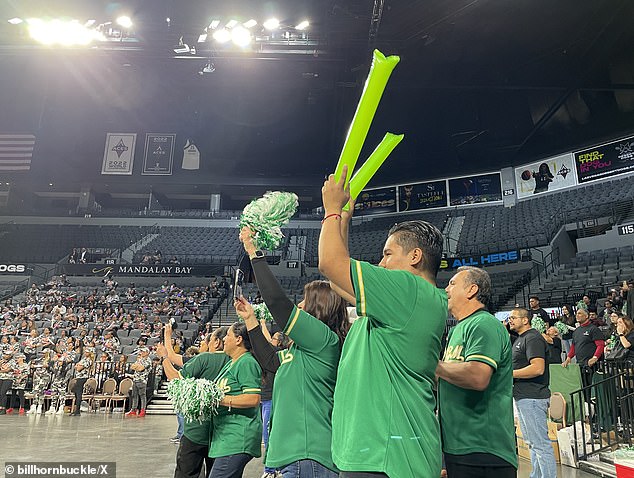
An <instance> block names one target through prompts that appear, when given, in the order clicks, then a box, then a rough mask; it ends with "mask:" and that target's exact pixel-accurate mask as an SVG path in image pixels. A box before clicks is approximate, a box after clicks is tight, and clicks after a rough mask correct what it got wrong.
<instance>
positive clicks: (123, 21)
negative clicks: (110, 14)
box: [117, 15, 133, 28]
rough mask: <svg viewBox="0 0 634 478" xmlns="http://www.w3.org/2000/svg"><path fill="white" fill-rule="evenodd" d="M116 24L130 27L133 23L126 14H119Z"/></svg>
mask: <svg viewBox="0 0 634 478" xmlns="http://www.w3.org/2000/svg"><path fill="white" fill-rule="evenodd" d="M117 25H119V26H121V27H123V28H131V27H132V25H133V23H132V19H131V18H130V17H128V16H127V15H123V16H120V17H119V18H117Z"/></svg>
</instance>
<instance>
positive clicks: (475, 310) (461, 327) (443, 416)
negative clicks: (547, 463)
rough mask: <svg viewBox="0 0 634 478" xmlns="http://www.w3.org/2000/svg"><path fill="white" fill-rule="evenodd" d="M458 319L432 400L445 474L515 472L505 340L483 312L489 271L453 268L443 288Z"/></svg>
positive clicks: (501, 475)
mask: <svg viewBox="0 0 634 478" xmlns="http://www.w3.org/2000/svg"><path fill="white" fill-rule="evenodd" d="M446 291H447V299H448V303H449V312H450V313H451V315H453V317H454V318H455V319H457V320H458V325H456V326H455V327H454V328H453V329H451V331H450V332H449V337H448V339H447V349H446V350H445V355H444V358H443V361H442V362H440V363H439V364H438V368H437V369H436V374H437V376H438V379H439V380H438V404H439V415H440V426H441V430H442V441H443V452H444V453H445V462H446V465H447V475H448V476H450V477H451V478H460V477H470V478H478V477H482V478H488V477H491V476H495V477H496V478H511V477H513V478H514V477H515V476H516V470H517V455H516V454H515V429H514V427H513V362H512V351H511V341H510V338H509V335H508V332H507V331H506V329H505V327H504V326H503V325H502V323H501V322H500V321H499V320H497V319H496V318H495V317H494V316H493V315H491V314H490V313H489V312H487V311H486V305H487V303H488V302H489V299H490V297H491V279H490V277H489V274H488V273H487V272H486V271H484V270H482V269H478V268H476V267H466V266H465V267H459V268H458V273H457V274H456V275H454V276H453V277H452V278H451V280H450V281H449V285H448V286H447V288H446Z"/></svg>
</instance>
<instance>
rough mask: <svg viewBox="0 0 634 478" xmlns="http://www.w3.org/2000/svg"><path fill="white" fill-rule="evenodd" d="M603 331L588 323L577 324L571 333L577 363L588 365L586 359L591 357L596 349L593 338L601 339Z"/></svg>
mask: <svg viewBox="0 0 634 478" xmlns="http://www.w3.org/2000/svg"><path fill="white" fill-rule="evenodd" d="M603 339H604V337H603V332H601V330H599V327H597V326H596V325H593V324H591V323H588V324H587V325H582V326H579V327H577V328H576V329H575V331H574V332H573V333H572V343H573V344H574V346H575V357H577V363H578V364H579V365H588V360H590V359H591V358H592V356H593V355H594V353H595V352H596V350H597V345H596V344H595V343H594V341H595V340H603Z"/></svg>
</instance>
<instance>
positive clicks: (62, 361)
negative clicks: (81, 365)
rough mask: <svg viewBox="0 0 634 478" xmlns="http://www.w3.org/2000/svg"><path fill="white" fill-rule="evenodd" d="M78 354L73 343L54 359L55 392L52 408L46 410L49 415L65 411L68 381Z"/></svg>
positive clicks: (53, 383) (53, 382)
mask: <svg viewBox="0 0 634 478" xmlns="http://www.w3.org/2000/svg"><path fill="white" fill-rule="evenodd" d="M76 357H77V354H76V353H75V351H74V350H73V348H72V345H71V346H70V347H69V348H67V349H66V350H65V351H64V353H61V354H57V355H56V356H55V358H54V359H53V361H52V368H51V373H52V382H51V390H52V391H53V392H54V395H53V399H52V400H51V408H49V410H48V411H47V412H46V414H47V415H54V414H55V413H57V414H58V415H62V414H63V413H64V402H65V401H66V391H67V390H68V382H69V381H70V379H71V377H72V375H73V366H74V363H75V358H76Z"/></svg>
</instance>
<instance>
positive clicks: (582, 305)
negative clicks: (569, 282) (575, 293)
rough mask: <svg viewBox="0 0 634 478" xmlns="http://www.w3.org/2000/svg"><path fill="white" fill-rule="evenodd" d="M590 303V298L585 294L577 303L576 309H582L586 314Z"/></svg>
mask: <svg viewBox="0 0 634 478" xmlns="http://www.w3.org/2000/svg"><path fill="white" fill-rule="evenodd" d="M590 304H591V301H590V296H588V295H587V294H584V296H583V297H582V298H581V300H580V301H579V302H577V309H583V310H585V311H586V312H588V311H589V310H590V307H591V305H590Z"/></svg>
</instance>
